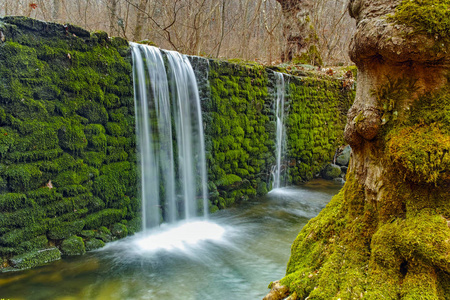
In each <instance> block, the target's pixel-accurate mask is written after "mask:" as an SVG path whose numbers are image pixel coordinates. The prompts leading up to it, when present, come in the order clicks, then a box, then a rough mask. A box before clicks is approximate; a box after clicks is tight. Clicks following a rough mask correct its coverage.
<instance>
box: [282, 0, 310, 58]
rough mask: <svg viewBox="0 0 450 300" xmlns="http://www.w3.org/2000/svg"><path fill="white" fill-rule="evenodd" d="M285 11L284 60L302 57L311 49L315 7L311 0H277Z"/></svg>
mask: <svg viewBox="0 0 450 300" xmlns="http://www.w3.org/2000/svg"><path fill="white" fill-rule="evenodd" d="M277 2H278V3H280V5H281V10H282V12H283V18H284V20H283V36H284V40H285V41H284V45H283V51H282V53H281V60H282V61H283V62H286V61H291V60H292V59H293V58H296V57H300V56H301V55H302V54H303V53H306V52H307V51H308V50H309V46H310V44H311V39H312V38H313V37H312V30H311V28H310V25H311V24H310V14H311V10H312V8H313V2H312V1H311V0H277Z"/></svg>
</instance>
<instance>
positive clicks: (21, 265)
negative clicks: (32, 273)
mask: <svg viewBox="0 0 450 300" xmlns="http://www.w3.org/2000/svg"><path fill="white" fill-rule="evenodd" d="M59 259H61V252H59V250H58V249H57V248H50V249H43V250H39V251H34V252H30V253H26V254H23V255H18V256H15V257H13V258H11V259H10V262H11V265H12V266H13V267H14V268H17V269H21V270H23V269H30V268H34V267H37V266H40V265H43V264H46V263H49V262H52V261H55V260H59Z"/></svg>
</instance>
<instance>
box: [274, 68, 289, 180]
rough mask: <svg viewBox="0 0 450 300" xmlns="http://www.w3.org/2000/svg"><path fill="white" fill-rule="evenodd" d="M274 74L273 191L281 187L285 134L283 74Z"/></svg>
mask: <svg viewBox="0 0 450 300" xmlns="http://www.w3.org/2000/svg"><path fill="white" fill-rule="evenodd" d="M274 73H275V79H276V101H275V115H276V122H277V125H276V141H275V142H276V149H275V156H276V165H275V169H274V170H273V172H272V174H273V189H278V188H280V187H281V164H282V162H283V160H284V159H283V158H284V154H285V148H286V146H285V143H286V142H285V140H286V132H285V129H284V94H285V85H284V77H283V74H281V73H279V72H274Z"/></svg>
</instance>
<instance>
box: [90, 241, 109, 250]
mask: <svg viewBox="0 0 450 300" xmlns="http://www.w3.org/2000/svg"><path fill="white" fill-rule="evenodd" d="M104 246H105V243H104V242H103V241H102V240H99V239H90V240H88V241H86V251H92V250H95V249H99V248H102V247H104Z"/></svg>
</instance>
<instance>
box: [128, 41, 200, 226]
mask: <svg viewBox="0 0 450 300" xmlns="http://www.w3.org/2000/svg"><path fill="white" fill-rule="evenodd" d="M131 48H132V57H133V81H134V95H135V96H134V101H135V113H136V135H137V144H138V145H137V146H138V158H139V165H140V168H141V181H140V193H141V197H142V222H143V229H144V230H145V229H149V228H152V227H156V226H158V225H159V224H160V223H161V221H162V220H161V217H163V218H164V221H166V222H169V223H170V222H174V221H176V220H179V219H191V218H193V217H196V216H197V215H198V214H199V210H200V209H202V211H203V212H202V213H200V214H203V215H204V216H205V217H207V215H208V198H207V173H206V162H205V146H204V136H203V122H202V114H201V107H200V100H199V95H198V89H197V82H196V78H195V75H194V72H193V70H192V67H191V64H190V62H189V60H188V59H187V57H185V56H183V55H181V54H179V53H178V52H174V51H164V52H162V51H160V50H159V49H158V48H155V47H151V46H146V45H140V44H136V43H131ZM176 158H177V160H176ZM201 206H203V207H201Z"/></svg>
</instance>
